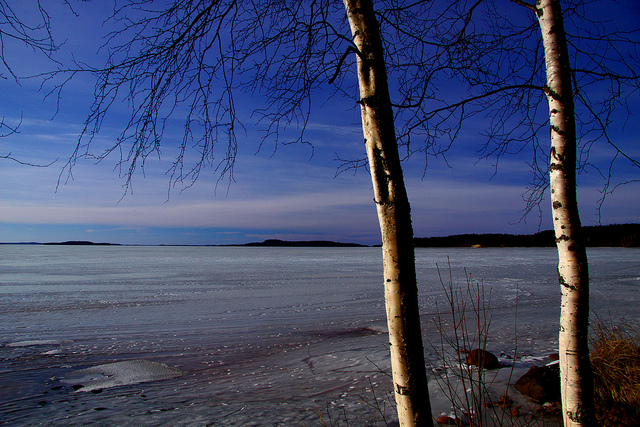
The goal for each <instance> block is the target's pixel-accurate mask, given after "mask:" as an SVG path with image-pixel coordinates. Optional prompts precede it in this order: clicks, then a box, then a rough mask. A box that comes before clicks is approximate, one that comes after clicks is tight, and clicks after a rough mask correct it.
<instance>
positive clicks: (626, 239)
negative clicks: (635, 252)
mask: <svg viewBox="0 0 640 427" xmlns="http://www.w3.org/2000/svg"><path fill="white" fill-rule="evenodd" d="M582 230H583V233H584V239H585V242H584V243H585V246H587V247H625V248H632V247H639V246H640V224H613V225H597V226H591V227H583V228H582ZM414 242H415V246H416V247H417V248H445V247H487V248H494V247H553V246H555V245H556V240H555V236H554V232H553V230H545V231H540V232H538V233H535V234H526V235H516V234H457V235H452V236H446V237H418V238H415V239H414Z"/></svg>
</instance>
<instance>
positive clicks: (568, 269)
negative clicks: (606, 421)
mask: <svg viewBox="0 0 640 427" xmlns="http://www.w3.org/2000/svg"><path fill="white" fill-rule="evenodd" d="M536 11H537V14H538V21H539V23H540V29H541V31H542V40H543V45H544V54H545V62H546V69H547V86H546V87H545V92H546V96H547V100H548V102H549V119H550V126H551V156H550V169H549V174H550V189H551V202H552V208H553V210H552V212H553V226H554V230H555V236H556V244H557V247H558V278H559V281H560V287H561V291H562V302H561V313H560V332H559V347H560V348H559V353H560V384H561V396H562V411H563V418H564V425H565V426H566V427H570V426H591V425H595V416H594V408H593V379H592V373H591V363H590V360H589V340H588V333H589V272H588V263H587V253H586V250H585V247H584V244H583V241H582V237H581V234H582V233H581V226H580V217H579V213H578V202H577V194H576V151H577V138H576V123H575V108H574V102H573V88H572V83H571V68H570V62H569V53H568V46H567V39H566V33H565V30H564V24H563V21H562V10H561V6H560V2H559V0H538V2H537V4H536Z"/></svg>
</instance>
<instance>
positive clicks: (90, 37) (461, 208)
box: [0, 2, 640, 244]
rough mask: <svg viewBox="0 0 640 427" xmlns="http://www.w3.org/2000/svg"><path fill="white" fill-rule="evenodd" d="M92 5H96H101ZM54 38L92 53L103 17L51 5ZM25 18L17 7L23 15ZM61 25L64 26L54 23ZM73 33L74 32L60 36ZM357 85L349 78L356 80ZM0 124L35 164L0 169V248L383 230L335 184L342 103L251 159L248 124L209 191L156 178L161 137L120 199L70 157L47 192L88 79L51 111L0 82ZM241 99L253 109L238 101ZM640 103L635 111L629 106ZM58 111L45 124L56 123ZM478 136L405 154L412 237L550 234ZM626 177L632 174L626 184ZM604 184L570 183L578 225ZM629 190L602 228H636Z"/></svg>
mask: <svg viewBox="0 0 640 427" xmlns="http://www.w3.org/2000/svg"><path fill="white" fill-rule="evenodd" d="M99 4H100V5H101V6H102V5H103V4H102V3H99ZM51 7H52V8H53V9H52V10H51V12H52V16H53V18H54V21H53V24H54V29H55V30H56V31H57V32H56V36H57V37H58V36H59V39H61V40H67V41H66V45H65V47H64V48H65V49H68V51H75V52H76V53H78V52H80V53H84V54H87V53H88V52H95V49H96V48H97V43H99V38H98V35H99V33H100V32H99V31H96V28H100V25H99V22H100V16H101V14H102V13H105V9H102V10H100V8H99V7H98V4H97V2H92V3H88V4H83V5H82V6H81V7H80V6H79V9H78V10H79V12H81V18H76V17H73V16H72V15H70V14H69V13H67V11H65V10H64V9H61V10H57V9H55V8H56V7H59V5H58V4H57V2H56V3H55V5H52V6H51ZM28 12H29V10H25V13H28ZM60 17H63V18H64V20H65V21H64V22H65V23H67V22H68V24H65V27H64V28H60V27H56V22H61V21H56V19H58V18H60ZM68 28H74V30H73V31H72V32H69V31H65V30H66V29H68ZM14 48H15V49H14V50H13V51H11V54H12V56H10V57H9V58H10V59H11V61H12V62H11V64H12V65H13V67H14V69H15V70H16V72H19V73H23V74H29V73H32V72H33V71H34V70H35V71H38V70H41V69H43V67H46V66H47V63H46V61H45V60H43V59H42V58H40V57H39V56H38V55H35V54H33V53H31V52H25V51H24V49H20V47H17V46H14ZM353 78H354V79H355V75H354V77H353ZM0 90H2V94H3V95H2V102H1V103H0V117H4V120H5V122H6V123H14V124H18V123H20V127H19V133H18V134H15V135H11V136H8V137H5V138H0V155H6V154H8V153H11V155H12V156H13V157H15V158H18V159H20V160H21V161H24V162H29V163H33V164H48V163H51V162H54V163H53V164H52V165H50V166H48V167H46V168H40V167H30V166H25V165H20V164H18V163H16V162H13V161H10V160H6V159H4V160H0V166H1V167H0V179H1V180H2V183H3V184H2V190H1V191H0V242H24V241H39V242H47V241H62V240H92V241H96V242H112V243H123V244H228V243H245V242H251V241H260V240H264V239H267V238H281V239H287V240H336V241H343V242H358V243H365V244H376V243H379V241H380V237H379V235H380V232H379V228H378V222H377V217H376V211H375V206H374V203H373V194H372V189H371V182H370V177H369V175H368V173H367V171H366V170H360V171H358V172H357V173H355V174H354V173H353V172H350V171H349V172H345V173H342V174H339V175H338V176H336V170H337V168H338V166H339V163H338V162H337V161H336V160H335V158H336V155H338V156H340V157H342V158H357V157H363V156H364V145H363V143H362V135H361V125H360V117H359V111H358V110H357V109H356V108H354V103H353V102H349V101H348V100H347V101H345V100H344V99H339V100H336V101H335V102H332V103H330V104H327V105H323V106H318V108H317V111H316V113H315V114H314V115H313V116H312V117H311V123H310V125H309V132H308V135H307V137H308V139H309V141H310V142H311V143H312V144H313V146H314V149H313V151H312V150H311V149H310V148H309V147H308V146H305V145H286V146H282V145H281V146H279V147H278V148H277V150H275V151H274V150H273V147H271V146H269V145H268V144H267V145H265V146H263V148H262V149H261V150H260V151H257V148H258V145H259V141H260V140H259V136H258V134H257V133H256V131H255V130H254V129H253V128H252V127H250V126H249V125H251V124H252V122H251V120H248V121H246V122H245V124H246V125H247V126H248V128H247V133H246V137H243V138H241V141H240V142H241V144H240V151H239V155H238V159H237V162H236V169H235V175H234V176H235V181H234V182H232V183H230V184H229V185H227V184H228V183H227V182H226V181H222V182H217V176H216V175H215V173H214V171H213V170H211V169H208V170H207V171H208V172H209V173H205V174H202V175H201V177H200V179H199V180H198V181H197V182H196V184H195V185H194V186H192V187H190V188H186V189H184V190H183V191H181V189H180V188H174V189H172V190H171V191H168V190H169V188H168V178H167V176H166V174H165V172H166V170H167V169H168V167H169V166H170V164H171V160H172V157H171V153H172V147H174V146H173V145H172V141H178V138H179V135H180V132H181V129H180V127H179V126H180V125H179V124H178V122H176V124H175V128H171V124H170V125H169V127H168V130H167V134H166V138H165V141H164V142H163V144H164V147H165V148H164V149H163V157H162V158H161V159H159V160H153V161H149V162H148V163H147V165H146V168H145V171H144V175H143V174H142V173H141V172H140V171H138V172H137V173H136V175H135V177H134V181H133V194H126V195H125V196H124V197H123V194H124V188H123V183H124V181H123V180H122V179H121V178H120V177H119V174H118V171H117V170H114V167H115V164H116V162H117V160H118V159H117V158H115V157H114V158H107V159H105V160H104V161H103V162H101V163H99V164H94V162H91V161H81V162H79V163H78V164H77V165H76V166H75V167H74V169H73V179H71V180H68V181H66V182H63V183H62V184H61V185H59V186H58V185H57V183H58V177H59V174H60V171H61V168H62V166H63V165H64V163H65V161H66V159H67V158H68V157H69V155H70V154H71V151H72V150H73V147H74V146H75V144H76V141H77V137H78V134H79V132H80V131H81V128H82V124H83V121H84V119H85V117H86V114H87V111H88V107H89V105H90V102H91V100H92V91H93V83H92V81H91V79H89V78H85V77H80V78H76V79H74V80H73V81H72V82H71V83H70V84H69V85H68V87H67V88H66V89H65V92H64V93H63V98H62V102H61V104H60V110H59V111H58V113H57V114H54V113H55V111H56V105H55V99H52V98H48V99H45V100H43V97H44V93H43V92H42V91H38V82H37V81H35V80H23V81H21V84H20V85H18V84H16V82H15V81H14V80H13V79H11V78H8V79H3V80H0ZM245 101H246V102H247V103H248V102H250V100H245ZM633 106H635V107H639V105H638V103H637V101H636V102H635V104H633ZM123 111H124V110H122V109H119V108H118V107H117V106H116V108H115V110H114V114H113V115H112V116H110V119H109V121H108V122H106V123H105V126H104V127H103V130H102V132H101V133H100V134H99V135H98V137H97V140H96V142H97V143H101V142H104V143H105V144H108V143H109V142H110V141H112V140H113V139H114V138H116V136H117V135H118V133H119V131H120V130H121V128H120V127H119V125H120V126H121V120H122V119H123V118H124V117H125V116H124V115H120V113H122V112H123ZM54 115H55V117H54ZM625 126H626V127H624V128H623V127H622V123H620V124H619V125H618V127H615V126H614V127H613V128H612V129H611V131H612V134H613V135H614V137H615V139H616V142H617V143H619V144H620V146H623V147H626V148H627V149H629V150H630V153H631V154H635V155H636V156H640V151H639V150H638V148H637V138H638V135H639V134H640V132H639V130H640V125H639V124H638V118H637V117H633V118H632V119H631V120H629V121H628V122H626V124H625ZM480 131H481V129H474V128H467V129H466V131H465V134H464V137H463V138H462V139H461V140H460V141H459V143H458V144H457V145H456V146H455V147H454V150H453V151H452V152H451V153H450V155H449V156H448V159H449V164H448V165H446V164H444V163H443V162H441V161H434V160H433V159H432V160H430V162H429V166H428V168H427V169H426V172H425V169H424V159H421V158H418V157H415V158H410V159H409V160H408V161H406V162H405V165H404V167H405V180H406V183H407V187H408V192H409V197H410V200H411V205H412V213H413V225H414V231H415V235H416V236H419V237H426V236H442V235H449V234H458V233H490V232H495V233H515V234H526V233H534V232H536V231H538V230H539V229H550V228H551V221H550V213H549V209H548V204H549V202H548V195H547V199H546V200H545V201H544V202H543V203H542V205H541V208H542V212H541V213H540V214H538V212H533V213H531V214H530V215H529V216H528V217H527V218H526V219H525V220H522V211H523V209H524V208H525V204H524V202H523V201H522V197H521V196H522V194H523V193H524V191H525V187H526V184H527V182H528V180H529V179H530V172H529V170H528V168H527V166H526V165H525V163H524V160H525V159H524V158H522V157H517V156H513V157H505V158H503V159H501V161H500V166H499V168H498V170H497V173H494V172H495V168H494V167H493V164H492V162H491V160H487V161H478V160H477V155H476V150H477V149H478V147H479V145H480V144H481V143H482V142H483V139H482V137H481V135H480ZM608 151H609V150H608V149H607V147H604V146H594V148H593V149H592V153H591V158H592V159H595V160H596V161H597V159H598V158H600V157H602V158H604V157H606V156H607V155H609V154H610V153H609V152H608ZM616 173H617V174H618V175H617V176H619V179H620V180H625V179H637V178H638V177H637V171H633V170H626V169H620V170H616ZM634 174H635V175H634ZM602 184H603V181H602V179H600V178H599V177H598V176H597V174H595V173H594V172H593V171H591V172H590V173H586V174H583V175H581V176H580V178H579V198H580V208H581V214H582V221H583V224H584V225H594V224H596V223H597V220H598V215H597V209H596V204H597V201H598V200H599V199H600V197H601V193H600V190H601V187H602ZM638 194H640V185H639V184H638V183H635V184H629V185H626V186H624V187H620V188H618V189H617V190H616V191H615V192H614V193H613V194H611V195H609V196H608V199H607V201H606V203H605V205H604V207H603V209H602V211H601V221H602V223H603V224H610V223H628V222H638V221H639V220H640V197H638Z"/></svg>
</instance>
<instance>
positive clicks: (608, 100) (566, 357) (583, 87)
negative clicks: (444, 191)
mask: <svg viewBox="0 0 640 427" xmlns="http://www.w3.org/2000/svg"><path fill="white" fill-rule="evenodd" d="M587 3H588V2H580V1H576V2H568V10H569V12H568V16H569V17H570V18H571V19H572V21H573V26H574V27H573V28H574V31H575V32H574V33H573V34H572V35H571V47H572V48H573V49H574V53H573V54H571V53H570V50H569V42H568V40H567V31H566V30H565V26H564V22H563V21H564V19H563V11H562V8H561V5H560V1H559V0H538V1H537V2H536V4H531V3H527V2H525V1H522V0H512V4H515V5H517V6H524V7H525V8H526V9H528V10H529V11H530V14H531V18H532V19H526V17H525V18H524V19H522V20H519V19H517V18H516V17H517V11H508V12H506V11H504V9H506V8H508V6H509V4H508V3H507V2H503V3H501V4H500V5H498V4H497V3H494V2H491V1H477V2H473V3H470V4H468V3H467V2H465V1H453V2H450V6H449V8H447V9H446V10H445V12H444V14H443V15H440V16H439V17H438V18H439V20H440V21H443V22H447V24H449V26H450V28H445V27H443V26H440V27H439V28H440V31H435V32H434V38H436V39H439V40H440V43H441V44H442V45H443V46H446V48H444V50H446V51H447V53H448V54H449V55H451V56H453V57H455V58H457V60H456V62H457V63H458V64H459V71H460V73H459V74H458V76H457V78H459V79H460V80H462V81H463V82H464V84H466V85H467V87H468V88H469V92H468V97H466V98H462V99H458V100H454V101H451V100H450V99H451V98H449V100H447V101H444V102H442V104H443V105H441V106H438V107H436V108H433V107H432V108H431V110H430V111H429V108H428V107H426V105H428V103H427V102H422V105H423V107H421V108H422V110H423V117H424V120H423V121H422V122H417V123H416V124H415V125H414V126H422V127H424V129H425V132H426V133H428V134H431V135H437V134H438V131H439V130H440V132H441V129H442V128H443V127H444V128H445V129H446V130H447V131H448V133H449V134H451V135H453V136H454V138H455V137H456V136H457V134H458V132H459V131H460V129H461V128H462V123H463V122H464V121H465V120H466V119H468V118H470V117H471V116H473V115H475V114H486V115H487V116H489V117H490V118H491V121H490V126H489V130H488V132H487V137H488V138H487V143H486V144H485V146H484V147H483V151H482V153H483V155H484V156H487V157H490V156H494V157H495V158H496V160H498V159H499V158H501V157H502V156H504V155H506V154H509V153H520V152H521V151H522V150H523V148H524V147H525V146H526V145H530V146H531V148H532V149H531V152H532V154H533V156H532V157H533V159H532V161H531V162H530V165H531V166H532V169H533V171H534V181H533V184H532V187H531V188H530V193H529V195H528V200H527V202H528V208H531V207H534V206H536V205H537V204H538V203H540V201H541V200H542V197H543V191H544V190H545V189H546V188H549V189H550V193H551V206H552V214H553V224H554V229H555V234H556V242H557V250H558V259H559V262H558V277H559V283H560V288H561V317H560V325H559V352H560V371H561V395H562V406H563V420H564V425H566V426H590V425H595V422H596V421H595V416H594V404H593V380H592V375H591V369H590V362H589V346H588V329H589V328H588V326H589V274H588V261H587V255H586V250H585V247H584V244H583V241H582V235H581V223H580V216H579V212H578V203H577V193H576V184H577V180H576V172H577V166H578V165H579V164H580V161H579V159H578V147H579V145H578V140H579V138H578V124H577V120H576V119H577V118H581V122H580V123H579V125H580V126H579V128H580V132H581V134H580V136H581V137H582V139H583V141H582V147H581V150H582V151H581V154H582V156H583V160H582V167H586V166H588V153H589V149H590V148H591V147H592V146H593V144H595V143H596V142H604V143H605V144H608V145H610V146H611V147H613V149H614V152H615V155H614V156H613V158H612V159H611V164H610V165H609V167H608V172H605V173H604V174H603V177H604V180H605V185H604V189H603V200H604V197H606V194H607V188H608V187H609V185H610V180H611V171H612V169H613V167H612V165H613V162H614V161H615V160H616V159H617V158H618V157H622V158H625V159H626V160H627V161H628V163H629V164H630V165H631V166H632V167H633V168H635V169H636V171H637V170H638V169H640V163H639V162H638V161H637V160H636V159H634V158H633V157H631V156H630V155H629V154H628V153H626V152H625V151H624V150H622V149H621V148H620V147H619V145H618V144H616V143H615V141H613V140H612V139H611V138H610V137H609V134H608V126H609V125H610V124H611V117H612V113H613V109H614V108H615V107H616V106H622V107H623V108H628V104H627V100H628V97H629V96H630V95H637V93H638V89H639V82H640V76H639V74H638V71H637V70H638V68H637V65H638V62H639V57H638V54H637V47H638V45H639V44H640V37H639V34H638V30H637V29H633V30H631V31H624V30H619V29H617V28H609V27H610V26H612V24H611V23H603V22H599V21H597V20H596V19H589V18H588V17H586V16H585V14H584V8H585V6H586V4H587ZM522 10H525V9H522ZM572 58H573V60H575V61H576V65H575V66H572V65H573V64H572ZM496 64H500V65H496ZM425 75H427V76H428V75H429V71H427V72H425ZM590 92H595V93H596V94H597V95H600V94H601V93H604V96H603V98H604V99H603V100H602V101H601V103H600V105H601V106H602V108H601V109H600V110H599V111H598V110H597V107H596V106H597V105H598V103H596V102H593V101H592V98H590V95H589V93H590ZM574 96H577V97H578V99H579V100H580V101H581V102H582V111H583V116H582V117H580V116H579V115H578V113H577V110H576V108H575V103H574ZM596 97H598V96H596ZM634 99H635V98H634ZM544 100H546V101H547V103H548V115H547V116H546V118H545V117H544V114H543V113H542V112H541V111H540V110H538V105H540V104H541V103H542V102H543V101H544ZM623 118H624V116H623ZM452 119H453V120H452ZM545 127H548V128H550V134H551V144H550V149H549V150H544V148H543V144H542V143H541V142H542V141H544V139H545V138H543V137H542V136H541V135H542V134H541V132H540V131H541V130H542V129H544V128H545ZM542 152H547V153H549V154H548V156H544V157H547V159H548V160H547V165H548V166H547V167H544V166H543V165H544V163H545V162H544V161H540V159H539V156H540V153H542ZM544 180H547V184H545V183H544Z"/></svg>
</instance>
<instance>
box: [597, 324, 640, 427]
mask: <svg viewBox="0 0 640 427" xmlns="http://www.w3.org/2000/svg"><path fill="white" fill-rule="evenodd" d="M591 348H592V350H591V366H592V369H593V376H594V395H595V400H596V409H597V417H598V419H599V422H600V424H601V425H603V426H608V425H611V426H613V425H615V426H625V425H628V426H637V425H640V331H637V330H635V329H634V328H633V327H631V326H625V327H624V328H621V327H608V326H606V325H604V324H603V323H602V322H598V323H597V324H596V325H594V327H593V329H592V342H591Z"/></svg>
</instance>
